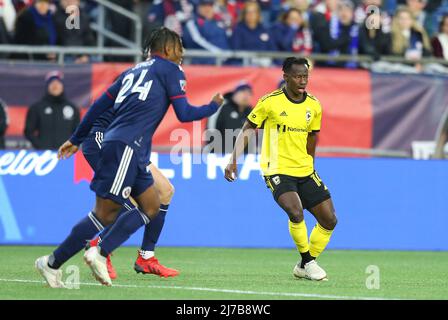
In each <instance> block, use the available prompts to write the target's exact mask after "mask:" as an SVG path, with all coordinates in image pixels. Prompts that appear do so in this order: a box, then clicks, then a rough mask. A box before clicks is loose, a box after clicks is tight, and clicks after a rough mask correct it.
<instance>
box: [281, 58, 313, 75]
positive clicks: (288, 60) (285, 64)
mask: <svg viewBox="0 0 448 320" xmlns="http://www.w3.org/2000/svg"><path fill="white" fill-rule="evenodd" d="M294 64H301V65H304V66H305V67H306V68H307V69H309V68H310V63H309V61H308V59H306V58H296V57H288V58H286V59H285V61H283V68H282V70H283V72H285V73H288V72H289V71H291V67H292V66H293V65H294Z"/></svg>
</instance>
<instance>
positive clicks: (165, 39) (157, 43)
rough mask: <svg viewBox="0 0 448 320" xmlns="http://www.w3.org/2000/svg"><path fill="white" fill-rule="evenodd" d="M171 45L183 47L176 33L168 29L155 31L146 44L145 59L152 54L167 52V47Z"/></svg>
mask: <svg viewBox="0 0 448 320" xmlns="http://www.w3.org/2000/svg"><path fill="white" fill-rule="evenodd" d="M170 44H172V45H179V46H182V41H181V38H180V36H179V35H178V34H177V33H176V32H174V31H172V30H170V29H168V28H166V27H160V28H157V29H155V30H153V31H152V32H151V33H150V34H149V36H148V37H147V38H146V40H145V42H144V45H143V58H144V59H146V58H148V56H149V55H150V54H151V52H160V53H163V52H165V48H166V46H167V45H170Z"/></svg>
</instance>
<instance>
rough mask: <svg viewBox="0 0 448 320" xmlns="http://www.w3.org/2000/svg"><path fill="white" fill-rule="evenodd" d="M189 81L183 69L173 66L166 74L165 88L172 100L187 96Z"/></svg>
mask: <svg viewBox="0 0 448 320" xmlns="http://www.w3.org/2000/svg"><path fill="white" fill-rule="evenodd" d="M186 87H187V81H186V79H185V74H184V71H183V70H182V67H180V66H177V65H174V64H173V65H172V66H170V68H169V69H168V68H167V70H166V72H165V88H166V91H167V94H168V97H169V98H170V100H173V99H176V98H182V97H185V95H186Z"/></svg>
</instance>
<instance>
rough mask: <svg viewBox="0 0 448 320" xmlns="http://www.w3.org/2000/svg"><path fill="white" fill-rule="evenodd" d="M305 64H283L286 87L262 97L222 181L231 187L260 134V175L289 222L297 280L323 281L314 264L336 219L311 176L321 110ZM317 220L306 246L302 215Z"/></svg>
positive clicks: (319, 184) (316, 179) (326, 195)
mask: <svg viewBox="0 0 448 320" xmlns="http://www.w3.org/2000/svg"><path fill="white" fill-rule="evenodd" d="M309 67H310V65H309V63H308V60H306V59H303V58H295V57H290V58H287V59H285V61H284V63H283V73H284V74H283V78H284V80H285V85H284V87H283V88H281V89H279V90H276V91H274V92H272V93H270V94H268V95H266V96H264V97H262V98H261V99H260V100H259V101H258V103H257V105H256V106H255V108H254V109H253V110H252V112H251V113H250V114H249V115H248V117H247V121H246V122H245V123H244V125H243V128H242V131H241V132H240V134H239V135H238V138H237V140H236V142H235V148H234V150H233V153H232V157H231V159H230V162H229V164H228V165H227V167H226V170H225V178H226V179H227V180H228V181H234V180H235V179H236V176H237V159H238V158H239V156H240V155H241V154H242V153H243V151H244V148H245V146H246V145H247V144H248V142H249V139H250V137H251V136H252V135H253V133H254V132H255V129H256V128H263V129H264V132H263V146H262V154H261V169H262V171H263V175H264V179H265V181H266V184H267V186H268V188H269V189H270V190H271V191H272V194H273V196H274V199H275V201H276V202H277V203H278V204H279V206H280V207H281V208H282V209H283V210H284V211H285V212H286V213H287V214H288V216H289V232H290V234H291V237H292V239H293V240H294V243H295V244H296V246H297V249H298V251H299V253H300V255H301V259H300V260H299V262H298V263H297V265H296V266H295V267H294V270H293V274H294V276H295V277H297V278H307V279H310V280H316V281H319V280H326V279H327V274H326V272H325V271H324V270H323V269H322V268H321V267H320V266H319V265H318V264H317V262H316V258H318V257H319V255H320V254H321V253H322V252H323V251H324V249H325V247H326V246H327V244H328V242H329V240H330V236H331V234H332V232H333V230H334V228H335V226H336V223H337V219H336V215H335V210H334V206H333V202H332V200H331V196H330V192H329V191H328V189H327V187H326V186H325V184H324V183H323V182H322V180H321V179H320V178H319V176H318V175H317V173H316V171H315V170H314V154H315V150H316V144H317V135H318V132H319V131H320V127H321V118H322V108H321V105H320V103H319V101H318V100H317V99H316V98H315V97H313V96H312V95H310V94H308V93H307V92H306V91H305V89H306V86H307V84H308V73H309ZM304 209H307V210H308V211H310V212H311V213H312V214H313V215H314V217H315V218H316V220H317V224H316V226H315V227H314V228H313V230H312V231H311V235H310V237H309V241H308V232H307V227H306V224H305V220H304V219H303V210H304Z"/></svg>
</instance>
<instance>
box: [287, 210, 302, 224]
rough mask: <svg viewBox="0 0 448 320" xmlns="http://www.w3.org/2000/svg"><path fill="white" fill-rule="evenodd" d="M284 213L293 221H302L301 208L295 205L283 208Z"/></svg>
mask: <svg viewBox="0 0 448 320" xmlns="http://www.w3.org/2000/svg"><path fill="white" fill-rule="evenodd" d="M284 209H285V211H286V213H287V214H288V217H289V220H291V222H294V223H299V222H302V221H303V219H304V217H303V209H302V208H300V207H297V206H291V207H286V208H284Z"/></svg>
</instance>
